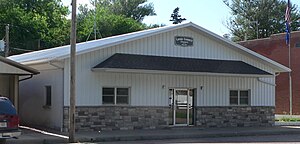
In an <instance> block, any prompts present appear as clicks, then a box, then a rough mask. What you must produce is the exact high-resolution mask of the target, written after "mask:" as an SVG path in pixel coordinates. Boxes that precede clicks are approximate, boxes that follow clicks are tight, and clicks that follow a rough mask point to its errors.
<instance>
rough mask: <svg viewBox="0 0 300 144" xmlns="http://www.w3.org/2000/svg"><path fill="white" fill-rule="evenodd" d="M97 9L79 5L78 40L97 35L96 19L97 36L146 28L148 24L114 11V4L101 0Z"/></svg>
mask: <svg viewBox="0 0 300 144" xmlns="http://www.w3.org/2000/svg"><path fill="white" fill-rule="evenodd" d="M99 2H101V4H98V5H97V9H96V11H95V10H90V9H88V7H87V5H81V6H79V14H78V20H77V22H78V27H77V28H78V29H77V30H78V35H77V36H78V37H77V38H78V40H77V41H78V42H83V41H87V40H92V39H94V37H95V33H94V32H93V31H94V22H95V21H96V30H97V35H96V38H97V39H99V38H105V37H109V36H114V35H120V34H125V33H129V32H134V31H139V30H143V29H146V28H147V26H146V25H144V24H142V23H141V22H139V21H138V20H135V19H133V18H132V17H126V15H125V14H116V13H112V12H111V11H112V9H111V8H112V7H115V6H113V5H112V4H109V5H110V6H109V7H107V6H105V5H106V4H103V2H104V1H99Z"/></svg>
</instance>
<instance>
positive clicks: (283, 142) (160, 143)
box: [101, 134, 300, 144]
mask: <svg viewBox="0 0 300 144" xmlns="http://www.w3.org/2000/svg"><path fill="white" fill-rule="evenodd" d="M190 143H192V144H205V143H210V144H237V143H243V144H246V143H251V144H264V143H268V144H270V143H271V144H300V135H299V134H291V135H269V136H244V137H216V138H193V139H173V140H172V139H171V140H150V141H149V140H147V141H120V142H105V143H101V144H190Z"/></svg>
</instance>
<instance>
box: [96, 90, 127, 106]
mask: <svg viewBox="0 0 300 144" xmlns="http://www.w3.org/2000/svg"><path fill="white" fill-rule="evenodd" d="M102 103H103V104H112V105H124V104H125V105H126V104H129V88H116V87H115V88H109V87H105V88H102Z"/></svg>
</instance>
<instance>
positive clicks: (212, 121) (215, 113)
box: [196, 106, 275, 127]
mask: <svg viewBox="0 0 300 144" xmlns="http://www.w3.org/2000/svg"><path fill="white" fill-rule="evenodd" d="M274 112H275V108H274V107H261V106H251V107H250V106H233V107H197V112H196V114H197V118H196V125H197V126H201V127H254V126H273V125H274V123H275V116H274Z"/></svg>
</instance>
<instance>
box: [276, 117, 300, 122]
mask: <svg viewBox="0 0 300 144" xmlns="http://www.w3.org/2000/svg"><path fill="white" fill-rule="evenodd" d="M275 121H280V122H300V118H296V117H282V118H276V119H275Z"/></svg>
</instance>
